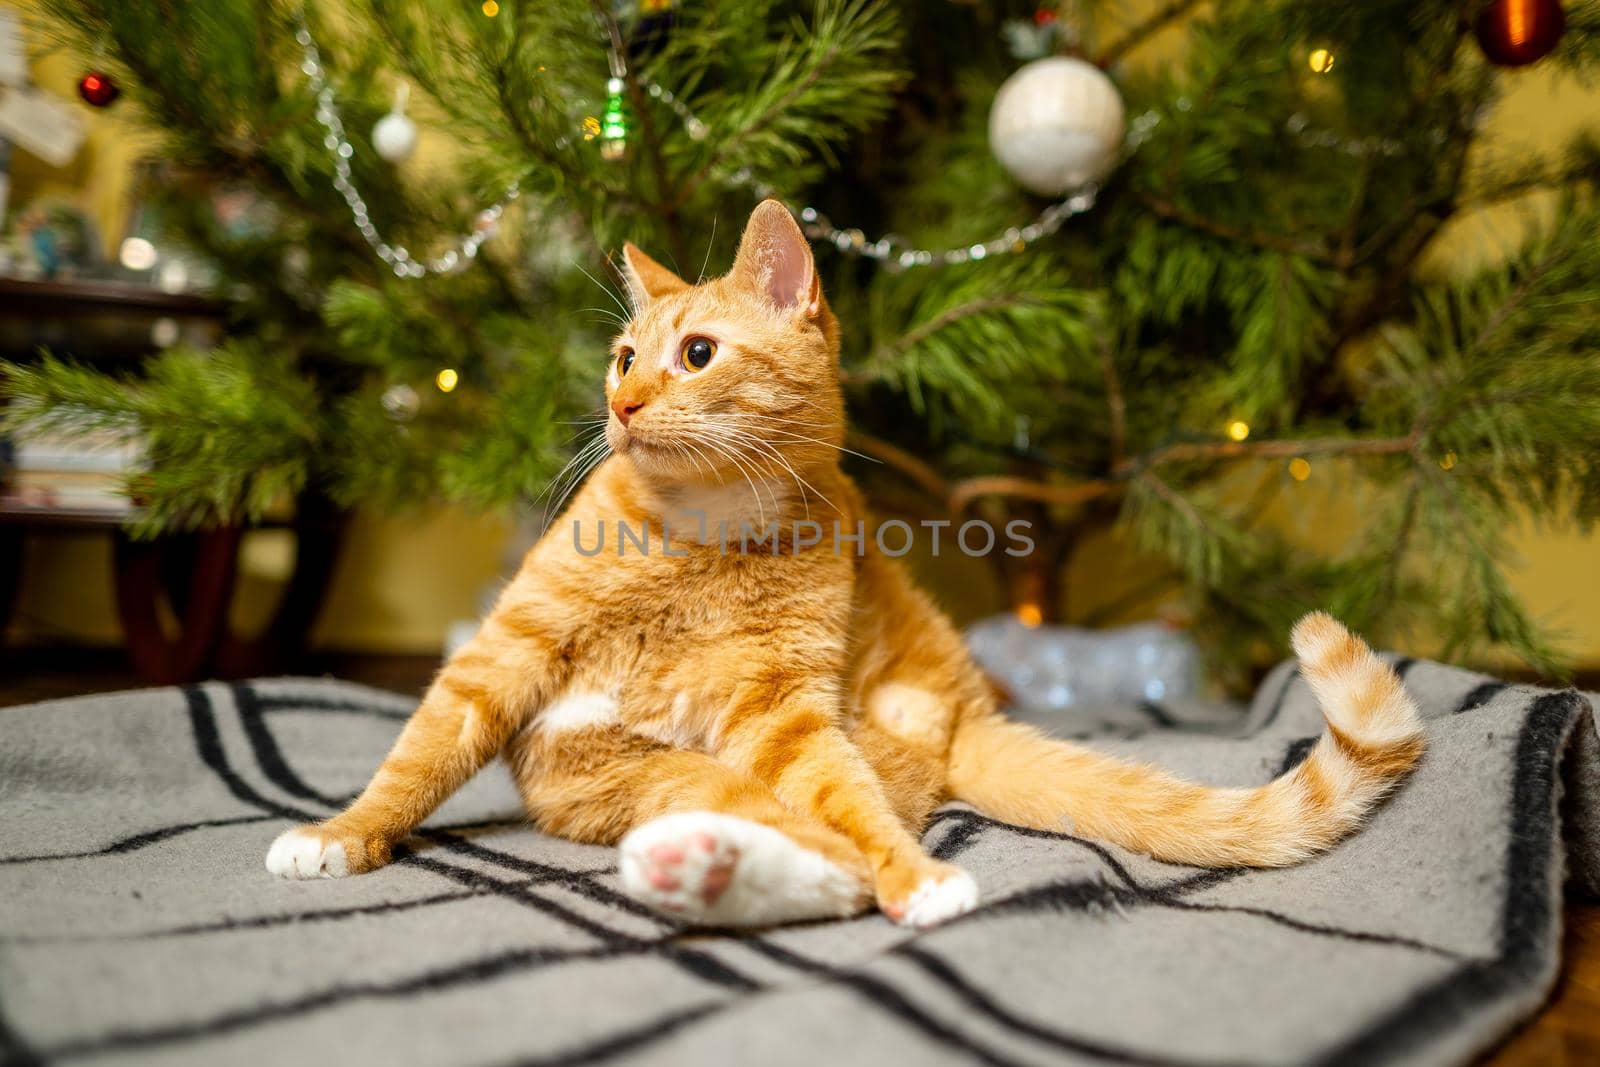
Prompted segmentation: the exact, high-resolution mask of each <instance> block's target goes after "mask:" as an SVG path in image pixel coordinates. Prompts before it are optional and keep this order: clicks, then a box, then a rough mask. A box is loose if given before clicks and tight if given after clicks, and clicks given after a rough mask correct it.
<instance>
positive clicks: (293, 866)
mask: <svg viewBox="0 0 1600 1067" xmlns="http://www.w3.org/2000/svg"><path fill="white" fill-rule="evenodd" d="M625 258H626V263H627V268H628V269H627V277H628V280H629V284H630V288H631V290H632V295H633V298H634V305H635V314H634V316H633V319H632V321H631V322H629V323H628V324H627V326H626V327H625V329H624V330H623V331H622V333H621V335H620V336H619V337H618V339H617V342H616V347H615V351H614V352H613V359H612V362H611V366H610V369H609V371H608V374H607V381H606V394H607V398H608V401H609V403H610V405H611V410H612V414H611V416H610V418H609V421H608V424H607V427H606V435H607V441H608V443H609V445H610V450H611V455H610V457H609V458H607V459H606V460H605V461H604V462H603V463H602V464H601V465H600V466H599V467H598V469H597V470H595V471H594V473H593V474H592V476H591V477H589V479H588V480H587V482H586V483H585V484H584V486H583V488H582V489H581V491H579V492H578V494H577V496H576V497H575V498H574V500H573V502H572V503H571V505H570V506H569V507H568V508H567V510H566V512H565V514H564V515H563V518H562V520H561V521H560V522H558V523H556V524H554V526H553V527H552V530H551V532H550V533H549V534H548V535H547V536H546V537H544V538H543V539H542V540H541V541H540V542H539V544H537V545H536V546H535V547H534V548H533V549H532V550H531V551H530V552H529V553H528V556H527V558H526V560H525V561H524V563H523V565H522V567H521V569H520V571H519V572H518V574H517V575H516V577H515V578H514V579H513V580H512V582H511V583H510V584H509V585H508V586H507V588H506V590H505V592H504V594H503V595H502V597H501V599H500V601H499V603H498V605H497V606H496V607H495V609H494V610H493V612H491V614H490V615H489V617H488V618H487V619H486V621H485V622H484V624H483V627H482V629H481V630H480V632H479V633H478V634H477V636H476V637H474V638H473V640H472V641H471V642H469V643H468V644H467V645H466V647H464V648H463V649H461V650H460V651H459V652H458V653H457V654H456V655H455V656H454V657H453V658H452V659H451V660H450V662H449V663H447V664H446V665H445V667H444V668H443V670H442V671H441V672H440V674H439V677H438V679H437V680H436V681H435V683H434V685H433V687H432V688H431V689H430V690H429V692H428V694H427V696H426V697H425V698H424V700H423V702H422V705H421V706H420V707H419V708H418V710H417V712H416V714H415V715H414V716H413V717H412V719H411V721H410V722H409V723H408V724H407V726H406V728H405V729H404V731H402V733H401V735H400V738H399V740H398V741H397V742H396V743H395V746H394V748H393V750H392V751H391V752H390V754H389V756H388V758H387V759H386V760H385V761H384V762H383V764H382V766H381V767H380V768H379V769H378V772H377V774H376V775H375V776H374V778H373V780H372V782H371V784H370V785H369V786H368V787H367V788H366V790H365V791H364V792H363V793H362V794H361V796H360V797H359V798H358V799H357V800H356V801H355V802H354V803H353V804H352V805H351V806H350V807H349V809H348V810H346V811H345V812H344V813H342V814H340V815H338V816H336V817H334V818H332V819H330V820H328V821H327V822H325V823H322V824H320V825H318V826H312V827H302V828H299V829H296V830H292V831H289V832H287V833H286V834H284V835H283V836H282V837H281V838H280V839H279V841H278V842H277V843H276V844H274V846H273V849H272V851H271V853H270V854H269V856H268V866H269V868H271V869H272V870H274V871H277V872H278V873H281V874H286V875H293V876H301V877H309V876H315V875H337V874H345V873H355V872H360V871H366V870H371V869H372V868H374V867H378V866H381V865H382V864H384V863H386V862H387V861H388V860H389V858H390V854H391V849H392V847H393V846H394V845H395V844H396V843H397V842H399V841H400V840H401V839H403V838H404V837H406V836H407V835H408V834H409V833H410V832H411V831H412V830H413V829H414V828H415V827H416V826H417V825H418V824H419V823H420V822H421V821H422V820H423V819H424V818H426V817H427V815H428V814H429V813H430V812H432V811H433V809H434V808H435V807H436V806H437V805H438V804H439V803H440V802H441V801H442V800H443V799H444V798H445V797H446V796H448V795H449V794H450V793H451V792H452V791H454V790H455V789H456V788H458V787H459V786H460V785H461V784H462V783H463V782H464V781H466V779H467V778H468V777H469V776H471V775H472V774H473V773H474V772H476V771H477V770H478V769H479V768H480V767H481V766H482V765H483V764H484V763H485V762H487V761H488V760H490V759H492V758H494V757H495V756H496V755H504V757H505V759H506V760H507V762H508V764H509V765H510V767H511V770H512V772H513V774H514V775H515V777H516V779H517V781H518V782H519V784H520V786H521V790H522V794H523V797H524V800H525V802H526V804H527V808H528V811H529V813H530V815H531V816H532V817H533V818H534V820H535V821H536V822H537V823H538V824H539V825H540V826H541V827H543V828H544V829H545V830H547V831H549V832H551V833H556V834H561V835H564V836H566V837H569V838H572V839H574V840H578V841H591V842H600V843H607V844H611V843H619V842H620V843H621V845H622V849H623V851H622V875H623V879H624V883H625V885H627V887H628V888H629V889H630V890H631V891H633V892H635V893H637V894H638V895H639V896H640V897H641V898H642V899H645V900H646V901H647V902H649V903H652V904H654V905H656V906H657V907H660V908H662V909H663V910H666V911H669V912H673V913H676V914H678V915H681V916H682V917H684V918H685V919H687V920H690V921H700V922H710V923H719V924H740V923H745V924H754V923H766V922H775V921H786V920H790V919H801V918H815V917H822V916H827V915H842V914H849V913H852V912H855V911H858V910H860V909H861V908H864V907H867V906H869V905H870V904H872V903H873V902H876V904H877V906H878V907H880V908H881V909H882V910H883V911H884V912H886V913H887V914H888V915H890V916H891V917H893V918H895V919H897V920H899V921H902V922H906V923H912V924H916V925H928V924H931V923H935V922H939V921H943V920H945V919H948V918H950V917H952V916H954V915H956V914H959V913H960V912H962V911H964V910H966V909H968V908H970V907H972V906H973V905H974V904H975V903H976V899H977V898H976V889H975V887H974V886H973V885H972V883H971V880H970V879H969V878H967V876H966V875H965V874H964V872H962V871H960V870H959V869H957V868H955V867H953V866H951V865H949V864H946V863H943V862H940V861H938V860H936V859H933V858H932V857H930V856H928V855H926V854H924V853H923V852H922V850H921V848H920V846H919V843H918V833H919V831H920V829H921V828H922V826H923V825H924V824H925V822H926V820H927V819H928V817H929V816H930V814H931V813H932V811H933V810H934V808H935V807H936V806H937V805H938V804H940V803H942V802H943V801H946V800H949V799H958V800H964V801H968V802H970V803H972V804H974V805H976V806H977V807H978V808H979V809H981V810H983V811H985V812H987V813H988V814H990V815H993V816H995V817H997V818H1000V819H1005V820H1009V821H1013V822H1017V823H1021V824H1025V825H1028V826H1034V827H1045V828H1065V827H1071V828H1073V829H1074V830H1075V831H1076V832H1078V833H1082V834H1087V835H1090V836H1094V837H1098V838H1103V839H1105V840H1108V841H1113V842H1116V843H1118V844H1121V845H1124V846H1126V847H1128V848H1131V849H1135V850H1138V851H1142V852H1148V853H1150V854H1152V855H1155V856H1157V857H1159V858H1162V859H1166V860H1172V861H1179V862H1184V863H1193V864H1200V865H1207V866H1211V865H1228V866H1231V865H1249V866H1275V865H1280V864H1286V863H1293V862H1296V861H1298V860H1300V859H1303V858H1305V857H1307V856H1310V855H1312V854H1313V853H1315V852H1317V851H1319V850H1322V849H1326V848H1328V847H1329V846H1331V845H1332V844H1334V843H1335V842H1336V841H1337V840H1339V838H1340V837H1341V836H1343V835H1344V834H1347V833H1349V832H1350V831H1351V830H1353V829H1354V828H1355V827H1356V826H1357V825H1359V823H1360V821H1361V820H1362V818H1363V817H1364V816H1365V815H1366V814H1367V813H1368V812H1369V811H1370V810H1371V809H1372V807H1373V805H1374V804H1376V803H1377V801H1378V800H1379V799H1381V797H1382V796H1383V795H1384V794H1385V792H1387V791H1388V790H1389V789H1390V788H1392V787H1393V785H1394V784H1395V782H1396V781H1397V780H1398V779H1399V778H1400V777H1401V776H1402V775H1404V774H1405V772H1406V771H1407V770H1408V769H1409V768H1410V767H1411V766H1412V765H1413V764H1414V763H1415V762H1416V760H1417V759H1418V757H1419V756H1420V755H1421V752H1422V734H1421V730H1420V726H1419V723H1418V719H1417V716H1416V712H1415V709H1414V707H1413V706H1412V704H1411V702H1410V700H1409V699H1408V698H1407V696H1406V694H1405V691H1404V689H1403V688H1402V686H1401V684H1400V680H1399V679H1398V678H1397V677H1396V676H1395V674H1394V672H1393V671H1392V670H1390V669H1389V668H1388V667H1387V666H1386V665H1385V664H1384V663H1383V662H1382V661H1380V660H1379V659H1378V658H1377V657H1375V656H1374V655H1373V654H1372V653H1371V652H1370V651H1369V650H1368V649H1367V647H1366V646H1365V645H1364V644H1362V643H1361V642H1360V641H1359V640H1358V639H1357V638H1355V637H1354V636H1352V635H1351V634H1349V633H1348V632H1347V631H1346V630H1345V629H1344V628H1343V627H1342V626H1340V625H1339V624H1338V623H1337V622H1335V621H1334V620H1333V619H1331V618H1329V617H1328V616H1326V615H1321V614H1313V615H1310V616H1307V617H1306V618H1305V619H1303V620H1302V621H1301V622H1300V623H1299V624H1298V626H1296V628H1295V631H1294V644H1295V649H1296V652H1297V653H1298V655H1299V657H1300V661H1301V668H1302V671H1303V673H1304V675H1305V677H1306V679H1307V680H1308V681H1309V682H1310V684H1311V686H1312V688H1313V690H1314V691H1315V692H1316V695H1317V697H1318V699H1319V700H1320V701H1321V703H1322V706H1323V708H1324V710H1325V713H1326V715H1327V719H1328V727H1327V732H1326V734H1325V735H1324V736H1323V738H1322V739H1321V740H1320V741H1319V742H1318V743H1317V745H1316V747H1315V748H1314V749H1313V750H1312V752H1311V754H1310V756H1309V757H1308V758H1307V759H1306V760H1305V762H1304V763H1302V764H1301V765H1300V766H1298V767H1296V768H1295V769H1294V770H1292V771H1290V772H1289V773H1288V774H1286V775H1284V776H1283V777H1281V778H1279V779H1277V780H1276V781H1273V782H1271V783H1269V784H1267V785H1265V786H1262V787H1260V788H1257V789H1219V788H1210V787H1206V786H1202V785H1196V784H1193V783H1189V782H1184V781H1181V780H1179V779H1176V778H1174V777H1172V776H1170V775H1168V774H1166V773H1165V772H1163V771H1160V770H1158V769H1155V768H1150V767H1143V766H1137V765H1133V764H1129V763H1126V762H1123V761H1120V760H1116V759H1113V758H1111V757H1109V756H1106V755H1102V754H1099V753H1096V752H1094V751H1091V750H1089V749H1086V748H1083V747H1081V746H1078V745H1073V744H1068V743H1065V742H1062V741H1057V740H1052V739H1049V738H1047V737H1045V736H1044V735H1042V734H1040V733H1039V732H1037V731H1035V730H1033V729H1032V728H1030V727H1027V726H1024V725H1021V724H1018V723H1014V722H1011V721H1009V720H1007V719H1006V718H1005V717H1004V716H1003V715H1002V714H1001V713H1000V711H999V710H998V708H997V707H996V702H995V696H994V694H993V692H992V691H991V689H990V687H989V686H988V685H987V684H986V682H985V679H984V678H983V676H982V675H981V674H980V672H979V671H978V670H977V669H976V667H975V666H974V665H973V663H972V661H971V660H970V659H969V657H968V655H967V652H966V649H965V647H964V646H963V644H962V641H961V638H960V635H959V634H958V633H957V631H956V630H955V628H954V627H953V626H952V625H951V623H950V622H949V620H948V619H946V618H945V616H944V615H943V614H942V613H940V612H939V610H938V609H937V608H936V607H935V606H934V605H933V603H932V602H931V601H930V600H929V599H928V598H927V596H926V595H924V594H923V593H922V592H921V591H920V590H918V589H917V588H916V587H915V585H914V584H913V583H912V582H911V580H910V578H909V577H908V575H907V573H906V572H905V570H904V569H903V568H902V567H901V566H900V565H899V563H898V562H896V561H895V560H893V559H889V558H887V557H885V556H884V555H882V554H881V553H880V552H879V551H878V549H877V548H876V546H875V544H874V542H873V540H872V538H871V537H870V536H869V537H868V538H867V539H866V540H865V542H864V543H863V545H862V546H861V550H860V554H859V555H858V554H856V549H855V548H854V547H853V546H852V547H851V548H849V549H848V550H846V551H842V552H836V551H835V546H834V545H833V544H832V542H831V540H830V539H829V538H828V537H824V538H822V540H821V542H820V543H819V544H816V545H814V546H811V547H801V546H799V545H798V544H797V542H796V539H795V536H794V535H793V534H792V533H791V534H785V535H783V537H781V538H779V539H778V542H777V544H776V545H775V546H774V545H759V544H758V545H755V546H753V547H747V548H746V550H744V551H740V550H739V549H738V547H737V545H736V546H735V547H734V548H733V549H732V550H730V551H726V552H725V551H723V550H722V548H721V545H720V544H719V542H718V540H717V538H716V536H715V535H707V536H705V537H702V536H701V531H700V528H699V525H698V523H697V522H696V521H695V519H694V516H695V515H697V514H702V513H703V514H704V516H705V518H706V520H707V522H708V524H709V526H711V527H714V526H715V524H716V523H717V522H718V520H728V521H730V522H732V523H734V524H735V528H737V525H736V524H737V523H739V522H748V523H750V524H751V525H752V526H757V527H760V526H764V525H765V524H766V523H768V522H770V521H773V520H781V521H782V522H784V523H791V522H793V521H795V520H800V519H809V520H812V521H816V522H819V523H821V524H822V525H823V527H824V528H828V529H831V528H832V526H833V524H834V523H835V522H837V523H838V524H839V526H840V528H842V529H844V530H853V529H854V528H855V524H856V523H857V522H858V521H867V522H868V523H869V528H870V517H869V516H868V515H867V513H866V511H865V508H864V506H863V504H862V501H861V497H860V494H859V493H858V492H857V490H856V488H855V486H854V485H853V484H852V483H851V482H850V480H849V479H848V478H847V477H846V476H845V475H844V473H843V472H842V471H841V470H840V467H839V463H838V459H839V456H840V454H841V445H842V441H843V436H844V405H843V399H842V397H841V394H840V390H839V385H838V375H837V366H838V363H837V361H838V337H837V327H836V324H835V321H834V318H833V316H832V314H831V313H830V312H829V310H828V307H827V303H826V301H825V300H824V298H823V296H822V292H821V289H820V287H819V285H818V283H817V277H816V272H815V270H814V265H813V263H812V259H811V253H810V249H809V247H808V246H807V244H806V241H805V239H804V237H803V236H802V235H801V233H800V231H799V229H798V227H797V226H796V225H795V223H794V221H793V219H792V218H791V217H790V216H789V214H788V212H787V210H786V209H784V208H783V207H782V205H780V204H778V203H776V202H773V201H768V202H766V203H764V204H762V205H761V206H760V207H758V208H757V209H756V211H755V213H754V214H753V215H752V216H751V219H750V222H749V224H748V226H747V228H746V231H745V235H744V238H743V240H742V242H741V244H740V248H739V253H738V256H737V258H736V260H735V263H734V266H733V269H732V270H731V271H730V272H729V273H728V274H727V275H725V276H723V277H720V278H715V279H712V280H710V281H705V282H702V283H699V284H695V285H690V284H689V283H687V282H685V281H683V280H682V279H680V278H678V277H677V276H676V275H674V274H672V273H671V272H670V271H668V270H667V269H666V268H664V267H662V266H660V265H659V264H657V263H655V262H653V261H652V260H650V259H649V258H648V257H647V256H645V255H644V254H643V253H641V252H639V251H638V250H637V249H635V248H633V247H632V246H631V245H630V246H628V247H627V249H626V254H625ZM702 341H703V342H705V344H704V346H701V347H696V346H697V345H698V344H699V342H702ZM702 357H704V358H703V359H702ZM619 520H621V521H625V522H628V523H630V524H633V525H634V526H635V527H637V526H638V525H639V524H640V523H644V524H647V525H648V528H649V529H650V530H651V531H652V532H653V534H654V535H655V536H656V537H657V538H658V541H657V543H656V544H654V545H653V546H652V549H651V551H648V552H641V551H633V550H630V551H626V552H624V553H622V554H620V555H619V554H617V553H616V552H614V551H611V550H609V549H608V550H604V551H601V552H599V553H597V554H590V553H588V552H586V551H580V550H579V547H578V546H579V544H580V542H581V540H584V539H586V540H590V541H592V540H593V537H594V531H595V530H596V528H597V525H598V524H600V523H602V522H604V523H605V524H606V528H607V529H610V530H614V529H615V524H616V522H617V521H619ZM574 523H576V524H577V528H578V529H579V530H581V531H584V533H583V535H582V538H581V539H580V538H575V537H574V536H573V525H572V524H574ZM664 525H668V526H670V527H671V530H672V536H671V541H670V546H669V545H663V544H661V543H660V540H659V539H660V538H661V534H662V530H663V526H664ZM668 547H670V548H671V552H667V551H664V549H666V548H668Z"/></svg>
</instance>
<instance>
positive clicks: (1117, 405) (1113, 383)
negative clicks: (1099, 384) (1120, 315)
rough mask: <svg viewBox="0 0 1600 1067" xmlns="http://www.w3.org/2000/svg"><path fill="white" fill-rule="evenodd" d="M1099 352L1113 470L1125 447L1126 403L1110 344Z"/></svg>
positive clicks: (1122, 457)
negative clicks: (1104, 384)
mask: <svg viewBox="0 0 1600 1067" xmlns="http://www.w3.org/2000/svg"><path fill="white" fill-rule="evenodd" d="M1099 354H1100V370H1101V374H1102V376H1103V377H1104V379H1105V383H1106V407H1107V408H1108V409H1109V415H1110V423H1111V427H1110V430H1111V440H1110V449H1111V466H1112V469H1113V470H1114V469H1116V468H1117V467H1119V466H1121V465H1122V461H1123V459H1124V456H1123V450H1124V449H1125V448H1126V447H1127V415H1128V405H1127V402H1126V400H1125V399H1124V398H1123V395H1122V378H1121V376H1120V375H1118V374H1117V364H1116V360H1114V359H1112V358H1111V345H1110V344H1102V345H1100V346H1099Z"/></svg>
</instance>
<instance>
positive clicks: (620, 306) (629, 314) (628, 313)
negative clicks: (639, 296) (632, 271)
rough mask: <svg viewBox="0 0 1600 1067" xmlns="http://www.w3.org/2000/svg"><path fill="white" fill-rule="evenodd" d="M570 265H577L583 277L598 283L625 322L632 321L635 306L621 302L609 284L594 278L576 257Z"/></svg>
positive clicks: (608, 261)
mask: <svg viewBox="0 0 1600 1067" xmlns="http://www.w3.org/2000/svg"><path fill="white" fill-rule="evenodd" d="M606 262H607V263H608V264H609V263H610V260H607V261H606ZM572 265H573V266H574V267H577V268H578V269H579V270H580V271H583V276H584V277H585V278H588V279H589V280H590V281H591V282H594V283H595V284H596V285H598V286H599V287H600V291H601V292H603V293H605V294H606V295H607V296H609V297H610V298H611V302H612V303H613V304H615V305H617V310H618V311H620V312H622V318H623V320H624V323H625V324H626V323H627V322H631V321H633V316H634V315H635V314H636V313H637V312H638V309H637V308H632V307H629V306H628V305H627V304H624V303H623V302H622V298H621V297H620V296H618V295H617V294H616V293H614V292H612V290H611V287H610V286H609V285H607V284H606V283H605V282H603V281H601V280H600V279H599V278H596V277H595V276H594V275H593V274H590V273H589V272H588V271H586V270H584V269H583V264H582V263H579V262H578V261H577V260H576V259H574V260H573V261H572ZM613 269H615V268H613ZM629 296H630V299H631V296H632V294H631V293H630V294H629Z"/></svg>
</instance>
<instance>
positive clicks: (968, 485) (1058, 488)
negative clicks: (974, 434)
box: [947, 474, 1122, 515]
mask: <svg viewBox="0 0 1600 1067" xmlns="http://www.w3.org/2000/svg"><path fill="white" fill-rule="evenodd" d="M1121 489H1122V486H1121V485H1120V484H1119V483H1117V482H1115V481H1093V482H1078V483H1076V484H1071V485H1060V484H1056V483H1054V482H1041V481H1037V480H1035V479H1033V478H1024V477H1022V476H1021V475H1012V474H988V475H983V476H981V477H977V478H966V479H963V480H962V481H959V482H956V483H955V484H954V485H952V486H951V487H950V492H949V495H948V497H947V499H948V501H949V507H950V513H951V514H952V515H960V514H962V513H963V512H965V511H966V509H967V506H968V505H970V504H971V503H972V502H973V501H974V500H977V499H979V498H980V497H986V496H1003V497H1010V498H1012V499H1015V500H1033V501H1037V502H1038V503H1041V504H1059V505H1063V506H1075V505H1078V504H1086V503H1088V502H1089V501H1091V500H1095V499H1097V498H1099V497H1103V496H1106V495H1108V494H1110V493H1114V492H1119V491H1121Z"/></svg>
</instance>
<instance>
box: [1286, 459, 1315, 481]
mask: <svg viewBox="0 0 1600 1067" xmlns="http://www.w3.org/2000/svg"><path fill="white" fill-rule="evenodd" d="M1289 477H1291V478H1293V479H1294V480H1295V481H1297V482H1303V481H1305V480H1306V479H1307V478H1309V477H1311V461H1310V460H1308V459H1306V458H1305V457H1304V456H1296V457H1295V458H1294V459H1291V460H1290V461H1289Z"/></svg>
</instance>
